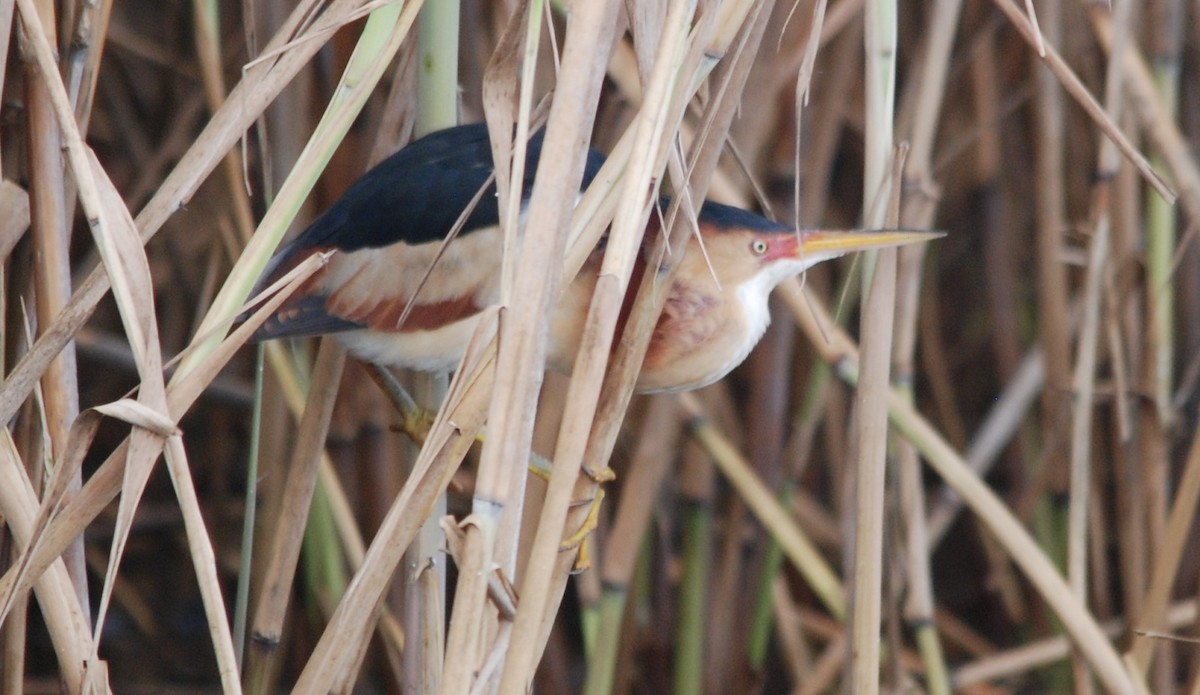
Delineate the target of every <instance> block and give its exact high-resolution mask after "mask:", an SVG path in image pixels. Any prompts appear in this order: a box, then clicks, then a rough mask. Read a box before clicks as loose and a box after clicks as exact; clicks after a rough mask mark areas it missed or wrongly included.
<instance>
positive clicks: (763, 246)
mask: <svg viewBox="0 0 1200 695" xmlns="http://www.w3.org/2000/svg"><path fill="white" fill-rule="evenodd" d="M750 250H751V251H753V252H754V255H755V256H761V255H763V254H764V253H766V252H767V242H765V241H763V240H762V239H755V240H754V241H752V242H750Z"/></svg>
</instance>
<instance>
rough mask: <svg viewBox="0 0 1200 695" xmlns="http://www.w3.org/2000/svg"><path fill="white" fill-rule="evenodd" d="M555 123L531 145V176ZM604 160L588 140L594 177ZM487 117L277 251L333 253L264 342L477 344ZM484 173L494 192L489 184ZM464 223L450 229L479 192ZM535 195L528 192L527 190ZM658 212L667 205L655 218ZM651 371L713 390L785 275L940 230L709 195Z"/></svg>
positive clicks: (584, 275)
mask: <svg viewBox="0 0 1200 695" xmlns="http://www.w3.org/2000/svg"><path fill="white" fill-rule="evenodd" d="M540 152H541V135H540V133H539V134H538V135H537V136H535V137H534V138H533V139H532V140H531V141H530V142H529V145H528V148H527V160H526V166H525V172H526V176H525V181H524V195H525V196H526V199H527V197H528V195H529V192H530V190H531V188H532V184H533V177H534V174H535V172H536V170H537V161H538V156H539V154H540ZM602 163H603V157H602V156H601V155H600V154H599V153H597V152H594V151H593V152H590V153H589V156H588V159H587V165H586V170H585V173H584V178H583V185H584V186H586V185H587V184H588V183H589V182H590V181H591V179H592V178H593V177H594V176H595V174H596V172H597V171H598V170H599V168H600V166H601V164H602ZM492 169H493V163H492V150H491V145H490V143H489V140H488V134H487V129H486V127H485V126H484V125H482V124H479V125H466V126H459V127H456V128H449V129H447V130H442V131H439V132H436V133H433V134H431V135H427V136H425V137H423V138H421V139H419V140H417V141H416V142H413V143H412V144H411V145H409V146H408V147H405V148H404V149H402V150H400V151H399V152H397V153H396V154H394V155H392V156H391V157H389V158H388V159H386V160H384V161H383V162H382V163H380V164H379V165H378V166H376V167H375V168H374V169H372V170H371V171H369V172H367V174H366V175H364V176H363V177H362V178H361V179H359V180H358V182H356V183H355V184H354V185H353V186H351V187H350V189H349V190H348V191H347V192H346V193H345V195H343V196H342V197H341V198H340V199H339V200H338V201H337V202H336V203H334V204H333V206H332V207H330V208H329V210H328V211H326V212H325V213H324V214H323V215H321V216H320V217H318V218H317V220H316V221H314V222H313V223H312V224H311V225H310V226H309V227H308V228H307V229H306V230H304V232H302V233H301V234H300V235H299V236H298V237H297V238H296V239H295V240H294V241H292V242H291V243H289V244H287V245H286V246H285V247H284V248H283V249H282V250H280V252H279V253H278V254H277V255H276V256H275V257H274V258H273V259H272V260H271V262H270V263H269V265H268V266H267V270H266V271H265V272H264V283H265V282H266V281H268V280H270V279H273V278H274V277H277V276H278V275H279V274H280V273H282V272H283V271H285V270H287V269H288V268H290V267H292V266H294V265H295V264H296V263H298V262H300V261H301V260H303V259H304V258H306V257H308V256H310V255H312V254H314V253H318V252H327V251H337V253H335V254H333V255H332V257H331V258H330V260H329V263H328V265H326V266H325V267H324V268H322V269H321V270H320V271H318V272H317V274H316V275H315V276H313V278H312V279H311V280H310V281H309V282H308V283H307V284H306V285H305V286H303V287H302V288H301V289H300V290H299V291H297V293H296V294H295V295H294V296H293V297H292V298H290V299H289V300H288V301H287V302H286V303H285V304H284V305H283V306H282V308H280V309H279V311H278V312H276V313H275V315H274V316H272V317H271V318H270V319H269V320H268V321H267V322H266V323H265V324H263V326H262V327H261V328H260V329H259V331H258V333H257V334H256V337H257V338H258V339H260V340H265V339H269V338H279V337H286V336H308V335H317V334H326V333H335V334H337V335H338V337H339V338H340V339H341V341H342V342H343V343H344V344H345V345H346V347H347V348H348V349H349V351H350V352H351V353H352V354H354V355H356V356H357V357H359V358H361V359H363V360H366V361H369V362H374V363H376V364H383V365H388V366H397V367H409V368H413V369H418V370H427V371H434V370H448V369H452V368H454V367H455V366H456V365H457V364H458V363H459V361H460V360H461V359H462V357H463V353H464V351H465V349H466V345H467V342H468V340H469V338H470V336H471V334H472V332H473V331H474V328H475V324H476V323H477V322H478V320H479V313H480V311H481V310H482V309H483V308H485V307H487V306H489V305H492V304H494V303H496V302H497V301H498V300H499V297H500V275H501V258H500V254H501V248H502V238H501V231H500V228H499V226H498V220H499V213H498V209H497V202H496V195H495V184H494V183H492V184H489V179H490V178H491V174H492ZM485 185H490V186H491V187H490V190H487V191H486V192H484V194H483V195H482V197H478V195H477V194H478V193H479V191H480V189H481V188H483V187H484V186H485ZM475 198H478V204H477V205H476V207H475V209H474V210H473V211H472V212H470V214H469V216H468V217H467V219H466V221H465V224H464V225H463V226H462V227H461V229H460V231H459V233H458V235H457V236H456V237H455V238H454V240H453V241H451V242H450V243H449V245H448V246H447V248H446V249H445V251H444V252H442V253H441V255H440V256H439V255H438V254H439V251H440V247H441V246H442V242H443V240H444V239H445V238H446V237H447V236H448V234H449V233H450V232H451V230H452V229H453V228H454V226H455V224H456V222H457V221H458V218H459V217H460V216H461V214H462V213H463V211H465V210H467V208H468V206H469V204H470V202H471V201H472V199H475ZM526 202H527V200H526ZM652 219H653V216H652ZM697 222H698V225H697V226H698V229H699V236H698V237H697V236H693V237H692V238H691V239H690V240H689V242H688V246H687V248H686V250H685V252H684V254H683V257H682V260H681V261H680V267H679V270H678V272H677V274H676V276H675V280H674V285H673V286H672V287H671V289H670V292H669V294H668V296H667V299H666V303H665V305H664V308H663V312H662V315H661V316H660V318H659V320H658V324H657V326H656V328H655V330H654V335H653V337H652V339H651V341H650V345H649V348H648V350H647V353H646V357H645V361H644V362H643V364H642V371H641V375H640V376H639V378H638V382H637V390H638V391H639V392H643V393H648V392H660V391H681V390H687V389H694V388H699V387H701V386H705V385H708V384H711V383H712V382H714V381H716V380H717V379H720V378H721V377H723V376H725V375H726V374H728V373H729V371H730V370H732V369H733V368H734V367H736V366H737V365H738V364H740V363H741V362H742V360H744V359H745V358H746V356H747V355H748V354H749V353H750V350H751V349H752V348H753V347H754V345H755V344H756V343H757V342H758V340H759V339H760V338H761V337H762V335H763V332H764V331H765V330H766V328H767V325H768V324H769V323H770V320H771V316H770V313H769V312H768V310H767V297H768V295H770V293H771V291H772V290H773V289H774V288H775V287H776V286H777V285H778V284H779V283H780V282H781V281H783V280H784V279H785V278H788V277H791V276H793V275H796V274H798V273H800V272H802V271H804V270H805V269H806V268H809V267H811V266H813V265H815V264H817V263H820V262H821V261H825V260H828V259H830V258H835V257H837V256H841V255H842V254H845V253H847V252H850V251H859V250H862V249H869V248H881V247H888V246H897V245H901V244H910V243H915V242H922V241H928V240H930V239H932V238H934V237H936V236H938V235H936V234H932V233H927V232H908V231H877V232H841V231H827V230H811V231H797V230H795V229H794V228H792V227H789V226H787V225H783V224H779V223H776V222H772V221H770V220H768V219H766V218H765V217H761V216H759V215H756V214H754V213H752V212H747V211H746V210H742V209H739V208H735V207H730V206H728V205H721V204H718V203H713V202H705V203H704V204H703V205H702V206H701V208H700V211H699V214H698V216H697ZM602 254H603V250H597V251H595V252H594V253H593V254H592V255H591V257H590V259H589V261H588V263H587V265H585V267H584V268H583V270H582V271H581V272H580V273H579V274H578V275H577V276H576V277H575V278H574V280H573V281H571V282H570V283H569V284H568V285H567V287H566V289H565V291H564V292H563V296H562V297H561V298H560V300H559V302H558V304H557V306H556V307H555V309H554V313H553V315H552V316H551V317H550V323H549V325H550V331H549V345H548V348H547V366H548V367H550V368H552V369H555V370H558V371H563V372H569V371H570V369H571V366H572V364H573V362H574V359H575V353H576V352H577V350H578V347H579V338H580V336H581V334H582V333H583V330H582V329H583V322H584V320H585V317H586V314H587V310H588V305H589V303H590V299H591V296H592V292H593V290H594V288H595V283H596V277H597V272H598V269H599V267H600V262H601V260H602V258H603V255H602Z"/></svg>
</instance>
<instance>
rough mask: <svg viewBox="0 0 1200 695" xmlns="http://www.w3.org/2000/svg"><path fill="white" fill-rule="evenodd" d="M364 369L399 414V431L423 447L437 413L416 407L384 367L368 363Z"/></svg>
mask: <svg viewBox="0 0 1200 695" xmlns="http://www.w3.org/2000/svg"><path fill="white" fill-rule="evenodd" d="M366 367H367V373H368V374H370V375H371V378H372V379H374V380H375V383H376V384H378V385H379V388H380V389H381V390H382V391H383V393H384V395H386V396H387V397H388V400H390V401H391V402H392V406H393V407H394V408H395V409H396V412H398V413H400V427H399V430H400V431H401V432H403V433H404V434H406V435H408V438H409V439H411V440H413V441H414V442H416V444H417V445H418V446H421V445H424V444H425V438H426V437H428V436H429V430H430V429H431V428H432V427H433V421H434V418H436V417H437V411H436V410H431V409H430V408H422V407H421V406H419V405H417V402H416V401H415V400H413V397H412V396H410V395H408V391H405V390H404V387H403V386H401V385H400V382H399V381H398V380H397V379H396V377H395V375H393V374H392V373H391V372H389V371H388V370H387V368H386V367H383V366H380V365H378V364H371V363H368V364H367V365H366Z"/></svg>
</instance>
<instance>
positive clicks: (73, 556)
mask: <svg viewBox="0 0 1200 695" xmlns="http://www.w3.org/2000/svg"><path fill="white" fill-rule="evenodd" d="M37 10H38V13H39V17H40V19H41V24H42V26H41V31H43V32H45V33H46V37H47V39H48V41H49V43H50V45H51V46H57V39H56V37H55V34H56V32H55V19H54V5H53V3H52V2H49V1H48V0H42V1H41V2H38V3H37ZM27 19H28V18H26V17H22V19H21V21H22V22H25V21H27ZM30 30H31V31H38V29H37V28H34V27H30ZM23 43H24V42H22V44H23ZM22 48H23V50H24V46H23V47H22ZM48 79H54V78H53V77H51V76H49V75H42V74H41V73H40V72H39V71H38V69H37V67H36V66H35V64H34V62H33V60H32V58H30V60H29V62H28V63H27V69H26V70H25V90H26V93H25V99H26V109H27V114H26V118H27V121H26V125H27V128H28V137H29V212H30V226H31V230H32V233H33V282H34V287H35V288H36V293H37V307H36V314H37V321H38V330H39V331H40V332H45V331H46V329H47V327H49V326H50V324H51V322H53V320H54V318H55V317H56V316H58V314H59V312H61V311H62V310H63V308H64V307H66V306H67V301H68V299H69V298H70V296H71V259H70V245H71V228H70V217H71V211H70V210H69V209H68V202H67V201H68V195H67V186H66V177H65V161H64V159H63V147H64V144H63V139H62V133H61V131H60V130H59V127H58V121H57V119H56V117H55V115H54V111H53V108H52V107H51V103H50V92H49V89H48V87H47V85H46V84H45V83H44V82H43V80H48ZM77 379H78V374H77V368H76V362H75V342H74V341H68V342H67V343H66V345H64V346H63V348H62V350H61V351H60V352H59V354H58V356H57V357H55V358H54V359H53V360H52V361H51V362H50V365H49V367H48V368H47V369H46V371H45V372H44V374H43V376H42V398H43V401H44V403H45V411H46V415H45V423H46V427H47V432H46V441H48V442H49V446H50V450H49V451H47V452H45V453H46V455H47V458H48V460H56V459H58V458H59V457H60V455H61V453H62V450H63V448H64V447H65V446H66V442H67V432H68V429H69V428H70V426H71V422H72V421H74V420H75V417H76V416H77V415H78V414H79V384H78V381H77ZM80 487H81V478H80V477H79V474H76V476H75V479H74V480H73V481H72V482H71V488H70V491H69V492H68V494H75V493H76V492H78V490H79V489H80ZM63 559H64V561H65V562H66V565H67V572H68V574H69V575H70V576H71V583H72V584H74V586H75V592H76V593H77V594H78V597H79V605H81V606H85V607H86V606H88V605H89V604H88V592H87V567H86V565H85V563H84V555H83V539H82V537H81V538H79V539H76V540H75V541H74V542H73V543H72V544H71V546H70V548H68V550H67V552H66V553H65V554H64V556H63Z"/></svg>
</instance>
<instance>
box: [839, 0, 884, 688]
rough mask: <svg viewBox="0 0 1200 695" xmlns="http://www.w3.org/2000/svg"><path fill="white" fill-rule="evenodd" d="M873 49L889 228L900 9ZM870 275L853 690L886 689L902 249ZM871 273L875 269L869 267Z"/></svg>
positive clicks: (872, 102) (869, 111)
mask: <svg viewBox="0 0 1200 695" xmlns="http://www.w3.org/2000/svg"><path fill="white" fill-rule="evenodd" d="M863 19H864V22H865V42H864V43H865V49H866V79H865V83H866V123H867V125H866V134H865V138H866V142H865V145H864V149H865V159H866V162H865V166H864V173H863V221H864V223H865V224H866V226H868V227H872V226H874V227H879V226H882V224H883V223H884V221H885V219H886V214H887V208H888V207H889V206H885V205H884V204H883V203H884V201H885V200H886V196H885V195H884V194H883V191H884V188H885V182H886V176H887V171H888V163H889V161H890V160H891V157H892V127H893V125H892V123H893V112H894V108H895V85H896V65H895V59H896V5H895V2H894V0H871V1H870V2H867V3H866V6H865V12H864V17H863ZM875 258H876V263H875V268H874V272H873V273H871V272H868V273H867V275H866V278H867V282H868V286H869V290H868V291H867V292H866V294H865V304H864V308H863V315H862V328H861V331H862V357H861V380H860V382H859V385H858V389H857V391H856V392H855V399H854V409H855V412H856V413H857V422H856V425H857V427H856V430H855V436H856V438H857V440H858V460H857V461H856V462H855V463H854V465H855V466H856V467H857V476H856V478H855V494H854V501H855V528H854V588H853V599H852V602H851V606H852V610H851V621H850V622H851V626H850V635H851V643H852V647H851V657H850V663H849V668H850V677H849V682H850V691H851V692H854V693H859V694H861V695H875V694H876V693H878V692H879V656H880V646H879V625H880V616H881V613H882V604H881V600H882V588H883V525H884V524H883V509H884V488H885V484H886V471H887V391H888V372H889V366H890V359H891V348H892V325H893V320H894V313H893V312H894V303H893V295H894V293H895V287H896V252H895V251H894V250H887V251H880V252H878V253H877V254H876V255H875ZM865 267H866V268H870V264H869V263H868V264H867V265H866V266H865Z"/></svg>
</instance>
